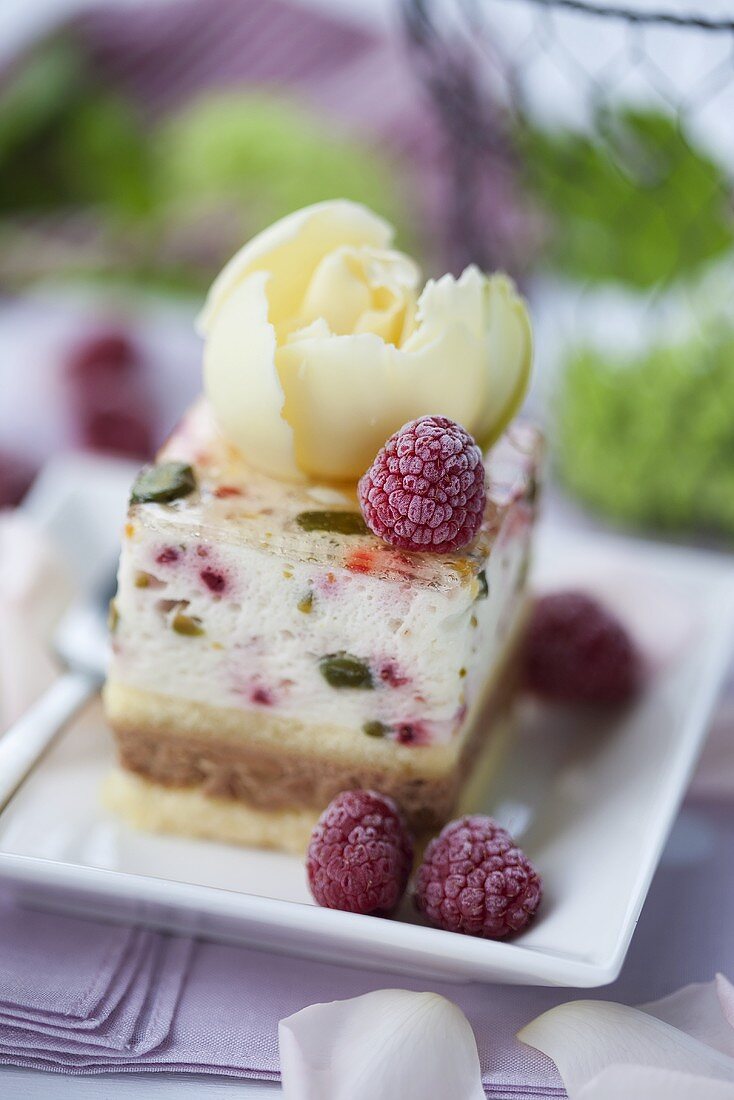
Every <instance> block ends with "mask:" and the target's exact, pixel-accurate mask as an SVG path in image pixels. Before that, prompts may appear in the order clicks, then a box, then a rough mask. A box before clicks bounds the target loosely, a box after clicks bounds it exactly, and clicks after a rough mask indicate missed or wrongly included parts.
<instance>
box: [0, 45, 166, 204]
mask: <svg viewBox="0 0 734 1100" xmlns="http://www.w3.org/2000/svg"><path fill="white" fill-rule="evenodd" d="M151 202H152V192H151V164H150V157H149V152H148V146H147V143H146V142H145V140H144V138H143V136H142V134H141V132H140V129H139V126H138V124H137V122H136V119H135V115H134V112H133V111H132V109H131V108H130V107H129V106H128V104H126V103H125V102H124V101H123V100H122V99H120V98H119V97H117V96H115V95H113V94H112V93H109V92H107V91H105V90H104V89H103V88H98V87H93V86H92V84H91V82H90V79H89V77H88V76H87V74H86V72H85V66H84V64H83V60H82V58H81V55H80V54H79V52H78V50H77V49H76V48H75V47H74V46H73V44H72V43H71V42H69V41H66V40H64V39H55V40H52V41H50V42H48V43H45V44H44V45H43V46H42V47H40V48H39V49H38V50H36V51H35V52H33V53H32V54H31V55H30V57H29V58H28V59H27V61H25V62H24V64H23V65H22V66H21V68H20V69H19V71H18V73H17V74H16V75H15V77H14V78H13V79H11V80H10V81H9V82H8V83H7V84H6V85H5V87H4V88H3V89H2V91H1V92H0V214H8V213H17V212H21V213H25V212H32V211H36V212H38V211H48V210H53V209H57V208H58V207H63V206H67V205H73V206H79V205H87V204H93V205H95V206H100V207H102V208H105V209H107V210H108V211H109V212H111V213H112V212H114V213H115V214H117V215H122V216H125V217H129V216H133V217H135V216H138V215H140V214H143V213H145V212H146V211H147V210H149V209H150V206H151Z"/></svg>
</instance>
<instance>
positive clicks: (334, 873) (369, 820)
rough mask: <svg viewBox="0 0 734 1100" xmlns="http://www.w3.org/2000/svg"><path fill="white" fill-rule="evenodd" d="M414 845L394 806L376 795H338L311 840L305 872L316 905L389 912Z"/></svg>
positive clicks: (407, 870)
mask: <svg viewBox="0 0 734 1100" xmlns="http://www.w3.org/2000/svg"><path fill="white" fill-rule="evenodd" d="M412 863H413V843H412V840H411V838H410V835H409V834H408V831H407V828H406V826H405V822H404V821H403V818H402V816H401V814H400V811H399V810H398V808H397V806H396V805H395V803H394V802H393V801H392V799H391V798H387V797H385V795H381V794H376V793H375V791H361V790H357V791H342V793H341V794H338V795H337V796H336V798H335V799H334V800H333V801H332V802H331V803H330V804H329V806H327V808H326V809H325V810H324V812H323V814H322V815H321V817H320V819H319V821H318V824H317V825H316V828H315V829H314V831H313V834H312V836H311V843H310V844H309V848H308V856H307V859H306V869H307V871H308V881H309V884H310V886H311V893H312V894H313V896H314V898H315V899H316V901H317V902H318V903H319V905H323V906H325V907H326V908H327V909H344V910H346V911H347V912H348V913H376V914H379V913H389V912H390V911H391V910H392V909H394V908H395V906H396V905H397V904H398V902H399V901H400V898H401V897H402V896H403V893H404V891H405V886H406V884H407V882H408V875H409V874H410V868H411V866H412Z"/></svg>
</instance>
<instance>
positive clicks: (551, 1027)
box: [518, 1001, 734, 1100]
mask: <svg viewBox="0 0 734 1100" xmlns="http://www.w3.org/2000/svg"><path fill="white" fill-rule="evenodd" d="M518 1038H519V1039H520V1040H521V1041H522V1042H523V1043H527V1044H528V1045H529V1046H532V1047H536V1048H537V1049H538V1050H541V1051H542V1052H543V1053H544V1054H547V1055H548V1057H549V1058H551V1059H552V1060H553V1061H554V1062H555V1064H556V1066H557V1068H558V1072H559V1073H560V1075H561V1077H562V1079H563V1083H564V1085H565V1086H566V1090H567V1092H568V1095H569V1097H570V1100H579V1098H580V1097H581V1096H582V1095H583V1094H582V1089H583V1088H584V1086H585V1085H587V1084H588V1083H589V1082H590V1081H592V1080H593V1079H594V1077H596V1075H597V1074H599V1073H601V1071H602V1070H604V1069H606V1068H607V1067H608V1066H612V1065H626V1066H647V1067H652V1068H658V1069H665V1070H676V1071H680V1072H682V1073H688V1074H694V1075H696V1074H698V1075H699V1076H701V1077H709V1078H714V1079H716V1080H719V1081H727V1082H729V1083H730V1084H734V1059H732V1058H730V1057H728V1056H727V1055H725V1054H722V1053H721V1052H720V1051H718V1050H714V1049H713V1047H710V1046H707V1045H706V1044H704V1043H702V1042H701V1041H700V1040H699V1039H696V1038H694V1037H692V1036H691V1035H688V1034H687V1033H686V1032H684V1031H681V1030H679V1028H677V1027H673V1026H672V1025H671V1024H668V1023H666V1022H665V1021H663V1020H659V1019H657V1018H656V1017H654V1016H651V1015H649V1014H648V1013H647V1012H642V1011H641V1010H640V1009H637V1008H628V1007H627V1006H625V1005H620V1004H613V1003H611V1002H609V1001H571V1002H569V1003H568V1004H564V1005H559V1006H558V1007H557V1008H552V1009H550V1011H548V1012H545V1013H543V1015H542V1016H539V1017H538V1018H537V1019H536V1020H533V1022H532V1023H530V1024H528V1025H527V1027H525V1028H523V1029H522V1031H520V1032H519V1034H518ZM584 1100H586V1098H585V1097H584Z"/></svg>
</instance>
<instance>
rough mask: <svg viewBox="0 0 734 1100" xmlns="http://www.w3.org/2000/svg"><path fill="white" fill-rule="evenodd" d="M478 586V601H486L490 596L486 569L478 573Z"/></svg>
mask: <svg viewBox="0 0 734 1100" xmlns="http://www.w3.org/2000/svg"><path fill="white" fill-rule="evenodd" d="M477 584H478V585H479V592H478V593H477V599H478V600H486V598H487V596H488V595H489V582H488V580H487V571H486V569H480V570H479V572H478V573H477Z"/></svg>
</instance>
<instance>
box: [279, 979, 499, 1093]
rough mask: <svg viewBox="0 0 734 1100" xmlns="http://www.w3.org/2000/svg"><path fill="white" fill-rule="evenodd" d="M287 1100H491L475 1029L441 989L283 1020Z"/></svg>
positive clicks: (337, 1005)
mask: <svg viewBox="0 0 734 1100" xmlns="http://www.w3.org/2000/svg"><path fill="white" fill-rule="evenodd" d="M278 1038H279V1042H280V1065H281V1074H282V1081H283V1095H284V1097H285V1100H347V1098H348V1100H427V1097H441V1098H442V1100H443V1098H447V1100H448V1097H451V1100H485V1096H484V1089H483V1088H482V1079H481V1073H480V1070H479V1057H478V1055H477V1046H476V1042H475V1040H474V1035H473V1033H472V1029H471V1027H470V1026H469V1022H468V1020H467V1019H466V1017H465V1016H464V1014H463V1012H462V1011H461V1010H460V1009H459V1008H457V1006H456V1005H455V1004H453V1003H452V1002H451V1001H447V1000H446V999H445V998H444V997H439V996H438V994H436V993H410V992H408V991H407V990H403V989H383V990H378V991H377V992H375V993H367V994H365V995H364V996H362V997H354V998H353V999H351V1000H348V1001H332V1002H331V1003H330V1004H317V1005H311V1006H310V1007H309V1008H304V1009H303V1010H302V1011H301V1012H296V1013H295V1014H294V1015H293V1016H289V1017H288V1018H287V1019H285V1020H281V1021H280V1025H279V1028H278Z"/></svg>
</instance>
